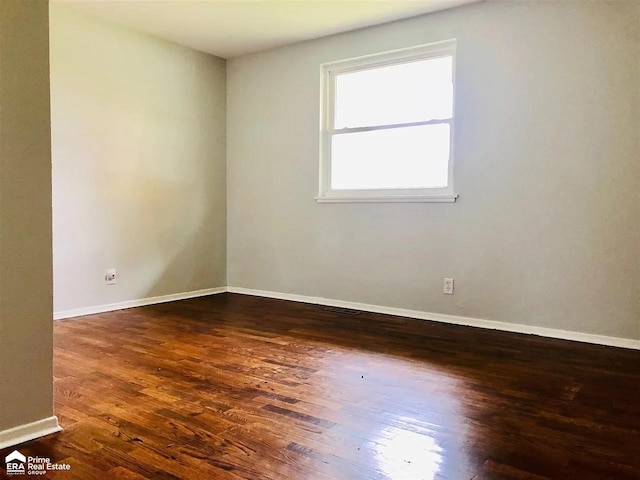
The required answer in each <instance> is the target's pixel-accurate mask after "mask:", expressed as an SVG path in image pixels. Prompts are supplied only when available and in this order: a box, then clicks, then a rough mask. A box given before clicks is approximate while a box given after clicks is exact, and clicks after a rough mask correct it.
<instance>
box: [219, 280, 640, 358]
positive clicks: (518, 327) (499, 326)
mask: <svg viewBox="0 0 640 480" xmlns="http://www.w3.org/2000/svg"><path fill="white" fill-rule="evenodd" d="M227 291H228V292H230V293H241V294H244V295H255V296H258V297H269V298H277V299H280V300H291V301H293V302H303V303H313V304H316V305H327V306H331V307H340V308H350V309H352V310H363V311H365V312H373V313H383V314H386V315H397V316H400V317H409V318H418V319H421V320H432V321H434V322H442V323H451V324H454V325H466V326H469V327H479V328H488V329H492V330H502V331H505V332H514V333H526V334H529V335H539V336H541V337H550V338H559V339H562V340H573V341H576V342H585V343H595V344H597V345H608V346H612V347H621V348H630V349H635V350H640V340H634V339H630V338H620V337H607V336H605V335H594V334H591V333H582V332H570V331H568V330H557V329H555V328H546V327H534V326H531V325H522V324H518V323H506V322H497V321H494V320H484V319H481V318H472V317H460V316H456V315H445V314H442V313H430V312H422V311H420V310H407V309H404V308H393V307H384V306H381V305H370V304H367V303H356V302H346V301H343V300H333V299H330V298H322V297H308V296H306V295H295V294H292V293H281V292H269V291H266V290H252V289H250V288H241V287H227Z"/></svg>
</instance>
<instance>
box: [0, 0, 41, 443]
mask: <svg viewBox="0 0 640 480" xmlns="http://www.w3.org/2000/svg"><path fill="white" fill-rule="evenodd" d="M51 312H52V285H51V141H50V122H49V28H48V5H47V2H43V1H37V0H0V431H2V430H5V429H7V428H12V427H15V426H18V425H22V424H25V423H30V422H34V421H37V420H42V419H45V418H48V417H50V416H51V415H52V414H53V391H52V388H53V386H52V376H53V373H52V360H53V352H52V342H53V340H52V330H53V325H52V316H51Z"/></svg>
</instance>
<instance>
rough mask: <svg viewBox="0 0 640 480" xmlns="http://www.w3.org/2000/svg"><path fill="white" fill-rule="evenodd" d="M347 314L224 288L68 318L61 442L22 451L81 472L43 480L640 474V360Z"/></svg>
mask: <svg viewBox="0 0 640 480" xmlns="http://www.w3.org/2000/svg"><path fill="white" fill-rule="evenodd" d="M352 313H353V312H341V311H332V310H327V309H324V308H323V307H320V306H316V305H306V304H300V303H294V302H286V301H278V300H269V299H264V298H257V297H250V296H243V295H233V294H225V295H218V296H213V297H208V298H199V299H193V300H188V301H181V302H173V303H167V304H163V305H156V306H150V307H142V308H136V309H130V310H125V311H120V312H112V313H107V314H101V315H93V316H88V317H84V318H78V319H73V320H67V321H60V322H56V323H55V325H54V377H55V378H54V390H55V413H56V414H57V415H58V416H59V418H60V422H61V424H62V425H63V426H64V428H65V430H64V431H63V432H61V433H60V434H58V435H55V436H50V437H47V438H44V439H41V440H38V441H34V442H29V443H28V444H25V445H21V446H19V447H18V450H19V451H21V452H22V453H23V454H24V455H27V456H29V455H31V456H35V455H37V456H46V457H50V458H51V459H52V461H53V462H65V463H69V464H70V465H71V467H72V469H71V471H69V472H51V473H47V475H46V478H47V479H53V478H57V479H79V480H86V479H102V478H104V479H113V478H116V479H117V478H122V479H134V480H141V479H172V480H175V479H196V480H202V479H216V480H217V479H229V480H238V479H247V480H255V479H271V480H282V479H293V480H304V479H310V480H329V479H330V480H351V479H354V480H356V479H358V480H360V479H361V480H373V479H392V480H417V479H429V480H444V479H451V480H471V479H473V480H481V479H491V480H494V479H505V480H506V479H512V480H514V479H515V480H518V479H522V480H523V479H536V480H539V479H545V478H546V479H561V480H567V479H580V480H596V479H598V480H600V479H616V480H625V479H636V480H638V478H639V475H638V472H640V442H638V432H639V431H640V402H638V399H639V398H640V352H638V351H630V350H622V349H614V348H606V347H598V346H594V345H585V344H579V343H573V342H565V341H560V340H551V339H544V338H540V337H533V336H525V335H516V334H510V333H504V332H496V331H489V330H480V329H474V328H465V327H457V326H451V325H442V324H436V323H431V322H425V321H420V320H411V319H406V318H399V317H391V316H385V315H375V314H367V313H361V314H352ZM12 450H13V449H5V450H2V451H0V457H3V456H5V455H7V454H8V453H10V451H12ZM2 475H3V470H2V468H1V465H0V476H2ZM14 478H15V477H14Z"/></svg>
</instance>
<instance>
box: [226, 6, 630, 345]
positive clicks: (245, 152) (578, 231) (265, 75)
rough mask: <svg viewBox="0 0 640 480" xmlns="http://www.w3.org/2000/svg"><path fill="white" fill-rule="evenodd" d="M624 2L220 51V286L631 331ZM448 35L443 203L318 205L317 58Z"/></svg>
mask: <svg viewBox="0 0 640 480" xmlns="http://www.w3.org/2000/svg"><path fill="white" fill-rule="evenodd" d="M639 9H640V4H638V3H637V2H634V1H629V2H624V1H623V2H612V3H605V2H482V3H479V4H474V5H470V6H465V7H461V8H457V9H453V10H449V11H445V12H439V13H435V14H431V15H427V16H422V17H417V18H413V19H409V20H405V21H400V22H396V23H392V24H387V25H383V26H378V27H372V28H369V29H364V30H360V31H355V32H350V33H346V34H340V35H336V36H332V37H327V38H324V39H319V40H314V41H309V42H305V43H300V44H296V45H292V46H287V47H282V48H278V49H275V50H271V51H268V52H264V53H258V54H253V55H248V56H244V57H239V58H236V59H232V60H230V61H229V62H228V64H227V112H228V115H227V177H228V183H227V190H228V198H227V202H228V212H227V215H228V225H227V228H228V266H227V270H228V273H227V275H228V284H229V285H231V286H234V287H244V288H250V289H257V290H268V291H276V292H284V293H292V294H299V295H308V296H314V297H324V298H330V299H336V300H346V301H352V302H360V303H365V304H373V305H384V306H388V307H398V308H404V309H411V310H418V311H426V312H436V313H441V314H448V315H457V316H465V317H474V318H482V319H488V320H495V321H499V322H508V323H516V324H525V325H533V326H539V327H547V328H555V329H562V330H569V331H577V332H584V333H592V334H600V335H609V336H616V337H625V338H630V339H638V338H640V295H639V290H638V288H639V285H640V188H638V185H640V162H639V161H638V153H639V151H640V140H639V135H640V114H639V110H640V84H639V83H640V68H639V59H640V20H639V11H638V10H639ZM450 38H456V39H457V49H458V50H457V104H456V132H455V185H456V191H457V193H458V194H459V195H460V198H459V200H458V202H457V203H455V204H428V203H425V204H337V205H335V204H331V205H326V204H317V203H316V202H315V200H314V196H315V195H316V194H317V188H318V143H319V142H318V131H319V104H320V100H319V80H320V72H319V66H320V64H321V63H323V62H329V61H334V60H339V59H344V58H349V57H355V56H359V55H365V54H371V53H376V52H381V51H387V50H392V49H397V48H402V47H409V46H413V45H419V44H424V43H429V42H435V41H439V40H445V39H450ZM444 277H453V278H454V279H455V294H454V295H452V296H448V295H443V294H442V283H443V278H444Z"/></svg>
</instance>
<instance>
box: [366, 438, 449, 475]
mask: <svg viewBox="0 0 640 480" xmlns="http://www.w3.org/2000/svg"><path fill="white" fill-rule="evenodd" d="M380 437H381V438H380V439H379V440H378V442H377V443H376V446H375V459H376V461H377V463H378V469H379V470H380V471H381V472H382V473H384V474H385V475H387V476H388V477H389V478H390V479H392V480H405V479H412V480H418V479H420V480H433V479H434V478H435V477H436V474H437V473H438V472H439V471H440V465H441V464H442V461H443V455H442V453H443V452H442V448H441V447H440V446H438V444H437V443H436V441H435V439H434V438H432V437H429V436H425V435H421V434H418V433H415V432H411V431H408V430H403V429H401V428H397V427H394V426H389V427H386V428H384V429H383V430H382V431H381V432H380Z"/></svg>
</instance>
